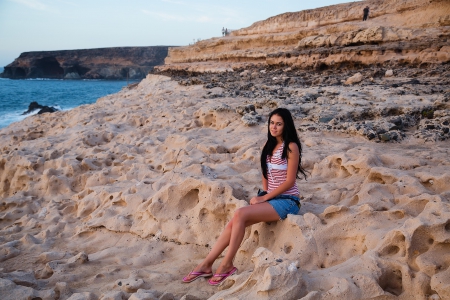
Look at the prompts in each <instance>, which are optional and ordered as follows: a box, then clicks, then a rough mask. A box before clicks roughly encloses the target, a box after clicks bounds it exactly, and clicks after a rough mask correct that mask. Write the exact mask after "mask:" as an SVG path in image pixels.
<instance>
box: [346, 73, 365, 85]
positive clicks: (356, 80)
mask: <svg viewBox="0 0 450 300" xmlns="http://www.w3.org/2000/svg"><path fill="white" fill-rule="evenodd" d="M362 80H363V76H362V74H361V73H356V74H355V75H353V76H352V77H350V78H348V79H347V80H346V81H345V84H355V83H359V82H361V81H362Z"/></svg>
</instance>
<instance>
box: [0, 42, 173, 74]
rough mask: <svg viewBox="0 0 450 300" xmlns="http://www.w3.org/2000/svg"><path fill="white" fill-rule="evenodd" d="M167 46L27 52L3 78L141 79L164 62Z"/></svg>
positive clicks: (15, 61) (5, 72)
mask: <svg viewBox="0 0 450 300" xmlns="http://www.w3.org/2000/svg"><path fill="white" fill-rule="evenodd" d="M167 51H168V46H151V47H115V48H98V49H82V50H62V51H36V52H24V53H22V54H21V55H20V56H19V57H18V58H16V59H15V60H14V62H12V63H11V64H9V65H7V66H6V67H5V69H4V71H3V73H2V74H1V76H2V77H4V78H11V79H24V78H64V79H125V78H127V77H128V78H130V79H140V78H144V77H145V76H146V75H147V73H148V72H149V71H150V70H152V69H153V67H154V66H156V65H161V64H163V63H164V58H165V57H166V56H167Z"/></svg>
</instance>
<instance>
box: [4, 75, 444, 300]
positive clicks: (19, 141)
mask: <svg viewBox="0 0 450 300" xmlns="http://www.w3.org/2000/svg"><path fill="white" fill-rule="evenodd" d="M260 73H261V72H260ZM263 73H264V72H263ZM268 76H269V78H270V77H271V76H272V75H271V74H270V72H269V74H268ZM238 77H240V75H239V74H238ZM180 83H182V84H180ZM183 83H184V85H183ZM185 83H186V82H184V81H178V82H177V81H176V80H171V79H170V78H169V77H165V76H158V75H149V76H148V77H147V78H146V79H145V80H143V81H142V82H141V83H139V85H137V86H135V87H134V88H125V89H123V90H122V91H121V92H120V93H118V94H115V95H110V96H107V97H104V98H101V99H99V100H98V101H97V103H96V104H93V105H86V106H82V107H79V108H76V109H73V110H71V111H67V112H57V113H54V114H43V115H36V116H32V117H29V118H27V119H26V120H24V121H22V122H21V123H17V124H13V125H11V126H9V127H7V128H5V129H2V131H1V132H0V140H1V145H2V148H1V149H2V152H1V159H0V170H1V189H0V191H1V198H2V201H1V203H0V204H1V214H0V222H1V237H0V239H1V241H0V242H1V246H0V249H1V250H0V251H1V252H0V253H1V256H0V260H1V262H0V264H1V265H0V266H1V269H0V278H1V284H0V289H2V290H7V291H11V293H10V294H9V295H11V296H10V297H9V298H8V297H7V298H6V299H19V298H20V297H19V298H17V295H31V296H30V297H40V298H42V299H58V297H59V299H181V298H182V297H184V298H183V299H206V298H211V299H230V298H233V297H234V298H236V299H254V298H256V297H258V298H260V299H301V298H303V297H304V299H343V298H346V299H371V298H375V297H379V298H378V299H396V298H397V296H399V298H400V299H411V298H410V297H416V296H417V297H419V298H420V299H446V297H447V296H448V292H449V287H450V281H449V279H448V278H450V277H449V276H447V275H448V272H449V271H448V270H449V264H450V256H449V254H448V253H449V250H450V249H449V247H448V240H449V238H450V221H449V220H450V204H449V201H450V184H449V181H450V171H449V170H450V168H449V160H448V157H449V153H448V152H449V140H448V139H443V140H442V141H439V140H432V141H431V140H430V141H428V142H426V141H425V139H423V138H417V137H415V136H414V134H412V133H408V132H406V133H405V137H404V138H403V139H402V140H400V141H388V142H386V141H382V140H378V143H377V142H376V141H374V140H369V139H368V138H366V137H364V136H361V135H358V134H349V133H344V132H339V131H330V132H327V131H318V132H316V131H310V130H306V131H304V132H303V131H302V130H301V128H302V125H301V124H302V123H303V122H305V120H304V118H302V117H301V116H302V114H304V111H301V110H299V111H295V109H293V111H294V114H295V115H296V120H297V121H296V124H297V126H298V129H299V134H300V136H301V139H302V142H303V148H304V161H305V167H306V169H307V170H308V171H309V172H310V177H309V178H308V180H307V181H304V180H298V184H299V187H300V190H301V193H302V201H301V202H302V208H301V212H300V214H299V215H290V216H289V217H288V218H287V219H286V220H284V221H280V222H277V223H272V224H266V223H262V224H257V225H254V226H252V227H250V228H249V229H248V230H247V232H246V236H245V238H244V241H243V243H242V246H241V249H240V250H239V252H238V255H237V257H236V260H235V265H236V266H237V267H238V269H239V272H238V274H237V275H234V276H232V277H230V278H229V279H228V280H227V281H225V282H224V284H223V285H222V286H220V287H219V288H216V287H211V286H209V285H208V284H207V282H206V280H204V279H201V280H197V281H195V282H193V283H190V284H183V283H181V278H182V277H183V276H184V275H185V274H186V273H188V272H189V271H190V270H191V269H192V268H193V267H194V266H195V265H196V264H197V263H198V262H199V261H200V260H201V258H202V257H203V256H204V255H205V254H206V253H207V251H208V249H210V247H211V245H212V244H213V243H214V241H215V239H216V238H217V236H218V234H219V233H220V232H221V230H222V228H223V227H224V226H225V224H226V222H227V220H229V219H230V218H231V216H232V214H233V211H234V210H235V209H236V208H239V207H242V206H245V205H248V201H249V200H250V198H251V197H252V196H253V195H254V194H255V193H256V191H257V190H258V188H259V187H260V171H259V167H258V165H259V155H260V149H261V147H262V145H263V142H264V139H265V135H266V130H267V129H266V125H265V124H266V123H265V122H266V121H267V117H266V116H267V114H268V113H269V112H270V111H271V110H272V109H273V108H274V107H275V106H278V105H279V106H283V105H284V106H286V107H291V109H292V108H294V107H295V105H293V104H287V103H286V99H288V98H287V97H283V95H278V94H277V96H276V97H272V100H271V101H262V99H261V98H257V99H253V98H248V97H244V96H233V97H231V96H227V90H226V89H224V88H220V87H215V88H211V86H208V87H209V88H206V87H205V85H207V84H208V83H206V84H204V85H198V84H193V85H186V84H185ZM212 83H213V81H211V82H210V84H212ZM354 88H355V87H354V86H347V85H342V86H340V87H333V88H330V89H328V88H324V89H325V91H328V93H331V92H332V91H333V92H334V93H337V92H339V93H340V95H342V96H341V100H342V101H344V99H347V100H346V101H349V102H352V101H356V100H354V99H353V97H352V96H350V95H349V94H351V93H354V90H353V89H354ZM358 89H359V92H360V93H364V94H366V95H372V96H373V97H375V98H376V97H385V96H384V95H383V94H381V93H380V90H382V88H380V87H376V86H373V85H366V86H364V85H362V84H361V83H360V85H359V86H358ZM304 93H305V94H308V91H304ZM304 96H305V95H303V96H299V95H298V93H297V94H295V97H292V98H295V99H303V98H302V97H304ZM422 97H424V101H425V102H427V101H431V100H430V99H434V97H436V96H435V95H428V96H427V95H422ZM442 97H444V96H442ZM352 99H353V100H352ZM289 105H291V106H289ZM359 105H362V104H359ZM298 106H299V107H302V105H301V104H299V105H298ZM322 106H323V105H322ZM403 106H405V107H407V106H408V100H405V101H404V102H403ZM447 111H448V109H447ZM246 115H253V116H254V120H255V123H254V124H249V123H248V122H246V121H245V119H243V116H246ZM430 297H434V298H430ZM439 297H440V298H439ZM419 298H416V299H419Z"/></svg>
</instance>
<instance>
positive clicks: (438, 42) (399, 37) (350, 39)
mask: <svg viewBox="0 0 450 300" xmlns="http://www.w3.org/2000/svg"><path fill="white" fill-rule="evenodd" d="M366 5H368V6H370V19H369V20H368V21H365V22H363V21H362V10H363V8H364V7H365V6H366ZM449 15H450V2H449V1H445V0H434V1H429V0H414V1H400V0H383V1H378V0H369V1H363V2H351V3H344V4H338V5H332V6H327V7H322V8H318V9H314V10H304V11H300V12H292V13H284V14H281V15H278V16H274V17H271V18H268V19H267V20H264V21H259V22H256V23H254V24H253V25H251V26H249V27H247V28H243V29H240V30H235V31H233V32H231V33H230V35H229V36H226V37H220V38H212V39H209V40H203V41H199V42H197V43H195V44H194V45H191V46H184V47H178V48H170V49H169V54H168V56H167V58H166V59H165V65H163V66H160V67H158V68H157V69H159V70H168V69H172V70H186V71H194V72H225V71H229V70H230V69H232V68H233V67H237V66H241V67H242V66H245V65H247V64H259V65H263V66H270V65H284V66H295V67H297V68H302V69H311V68H315V69H317V70H323V69H327V68H331V69H341V68H346V67H352V66H359V65H365V66H368V65H386V64H387V65H404V64H412V65H422V64H441V63H448V62H449V61H450V26H449V25H450V18H449Z"/></svg>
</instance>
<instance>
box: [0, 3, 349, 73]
mask: <svg viewBox="0 0 450 300" xmlns="http://www.w3.org/2000/svg"><path fill="white" fill-rule="evenodd" d="M345 2H351V1H348V0H314V1H304V0H259V1H254V0H253V1H249V0H227V1H211V0H210V1H207V0H127V1H125V0H0V67H3V66H6V65H8V64H10V63H11V62H13V61H14V59H15V58H17V57H19V55H20V53H22V52H28V51H50V50H71V49H90V48H104V47H126V46H158V45H166V46H183V45H188V44H190V43H193V42H194V41H196V40H199V39H200V40H204V39H209V38H212V37H218V36H221V34H222V33H221V32H222V27H225V28H229V29H240V28H244V27H248V26H250V25H251V24H253V23H254V22H257V21H261V20H265V19H267V18H269V17H272V16H275V15H278V14H282V13H285V12H295V11H301V10H305V9H313V8H317V7H323V6H328V5H334V4H339V3H345Z"/></svg>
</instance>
